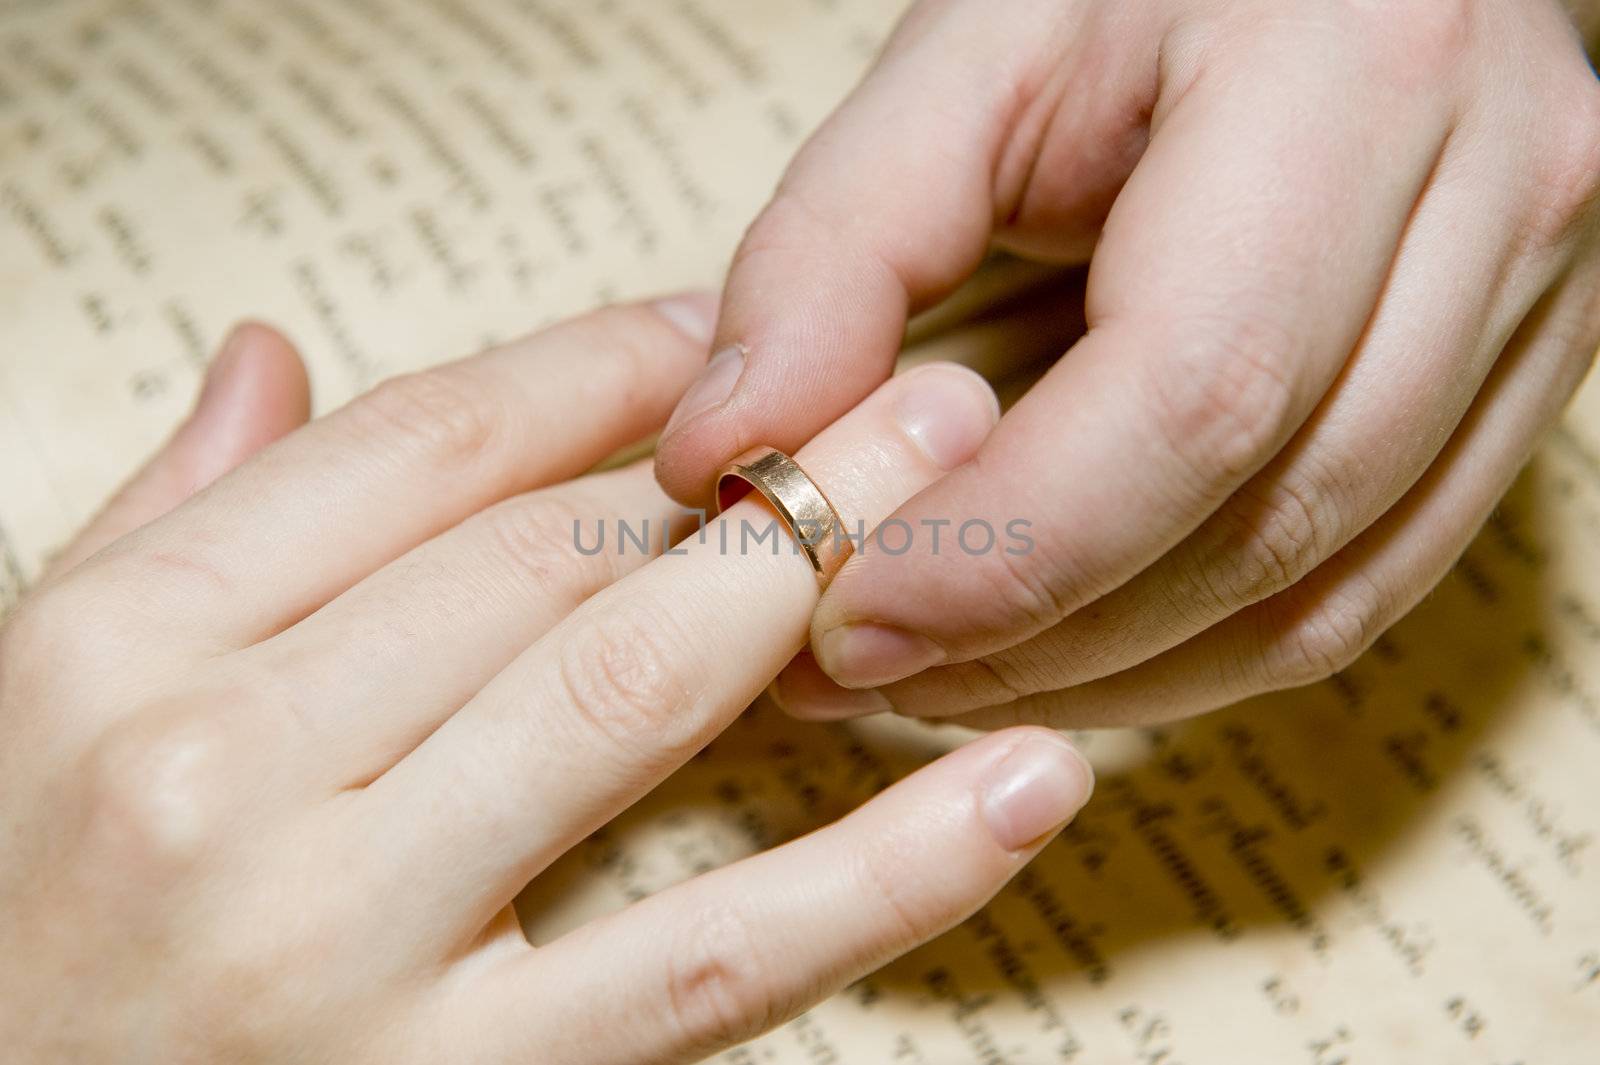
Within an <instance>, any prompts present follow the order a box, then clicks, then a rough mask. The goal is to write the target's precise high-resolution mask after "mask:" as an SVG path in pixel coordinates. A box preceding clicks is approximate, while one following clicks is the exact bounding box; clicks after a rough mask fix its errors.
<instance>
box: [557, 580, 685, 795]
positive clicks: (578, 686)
mask: <svg viewBox="0 0 1600 1065" xmlns="http://www.w3.org/2000/svg"><path fill="white" fill-rule="evenodd" d="M667 616H669V615H667V614H665V613H661V612H657V611H655V610H652V609H650V608H649V607H648V606H638V605H634V606H630V607H629V608H628V614H627V615H622V614H619V613H617V612H613V613H612V614H610V615H608V616H607V617H605V618H603V619H600V620H598V621H595V622H593V623H591V624H589V625H587V626H584V627H583V628H582V629H581V630H580V631H579V632H577V633H575V634H574V635H573V637H572V638H570V639H568V640H567V641H565V642H564V644H563V645H562V647H561V649H560V651H559V656H560V657H559V664H558V668H557V672H558V676H559V682H560V685H561V692H562V697H563V699H564V700H565V701H566V704H567V705H568V706H569V707H570V708H571V710H572V712H573V713H574V714H575V715H576V717H577V719H578V720H579V721H580V722H581V723H582V724H583V725H584V726H585V727H587V728H588V729H589V730H590V731H591V732H592V733H594V734H597V735H599V736H601V737H602V738H604V739H606V740H607V741H609V742H611V743H613V744H615V745H617V746H618V747H620V748H622V749H623V750H625V751H628V752H629V753H630V754H632V755H634V756H637V757H644V758H646V759H648V760H649V761H650V762H651V764H656V763H657V762H661V763H663V764H671V763H675V762H676V761H677V760H678V759H679V758H680V757H681V756H682V755H684V754H686V753H688V752H691V751H692V750H693V749H694V745H695V742H696V740H697V739H698V738H699V736H700V732H701V728H702V726H701V725H700V723H699V722H697V721H696V720H695V719H694V715H692V714H688V713H685V712H684V711H685V708H686V707H688V706H689V705H690V704H691V703H692V702H693V700H694V695H695V690H696V686H695V685H694V684H693V683H692V682H691V680H690V678H689V676H688V670H687V669H686V668H685V667H684V666H683V665H681V664H680V662H681V660H682V659H683V658H684V656H683V655H682V654H680V653H678V652H677V651H676V650H675V649H674V647H673V646H672V644H671V642H670V641H669V639H668V637H667V634H666V626H665V625H663V624H661V623H660V622H659V621H657V620H655V619H660V618H665V617H667Z"/></svg>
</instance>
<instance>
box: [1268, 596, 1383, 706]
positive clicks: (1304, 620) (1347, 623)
mask: <svg viewBox="0 0 1600 1065" xmlns="http://www.w3.org/2000/svg"><path fill="white" fill-rule="evenodd" d="M1381 617H1382V613H1381V609H1380V608H1379V607H1378V606H1377V605H1376V603H1375V602H1370V601H1366V600H1358V599H1355V598H1353V597H1350V596H1338V597H1334V598H1331V599H1329V600H1328V601H1326V602H1324V603H1322V604H1320V605H1319V606H1318V607H1316V608H1315V609H1313V610H1311V611H1310V612H1309V613H1307V614H1306V615H1305V616H1303V617H1301V618H1300V619H1298V620H1297V621H1295V622H1294V623H1292V624H1291V625H1290V626H1289V627H1288V629H1287V630H1286V631H1285V632H1284V633H1283V634H1282V636H1281V638H1280V639H1279V640H1277V641H1276V644H1277V650H1278V652H1279V653H1277V654H1275V655H1271V656H1269V661H1268V679H1269V681H1270V682H1271V684H1272V686H1273V687H1274V688H1298V687H1300V686H1302V685H1305V684H1314V683H1316V682H1317V681H1321V680H1326V679H1327V678H1329V677H1331V676H1333V675H1334V674H1335V673H1338V672H1339V671H1341V670H1343V669H1346V668H1348V667H1349V666H1350V665H1351V663H1353V662H1355V660H1356V659H1357V658H1360V657H1361V654H1362V652H1364V651H1365V650H1366V649H1367V648H1368V647H1370V646H1371V645H1372V642H1373V641H1374V640H1376V639H1377V638H1378V635H1379V633H1380V632H1382V624H1381V621H1380V618H1381Z"/></svg>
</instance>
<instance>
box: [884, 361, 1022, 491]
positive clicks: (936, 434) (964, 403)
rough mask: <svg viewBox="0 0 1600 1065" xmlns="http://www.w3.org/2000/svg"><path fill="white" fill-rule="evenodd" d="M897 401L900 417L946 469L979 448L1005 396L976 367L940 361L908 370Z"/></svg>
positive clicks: (997, 417) (921, 446)
mask: <svg viewBox="0 0 1600 1065" xmlns="http://www.w3.org/2000/svg"><path fill="white" fill-rule="evenodd" d="M906 384H907V385H908V386H910V387H907V388H906V390H905V392H904V393H903V394H902V395H901V396H900V398H899V400H897V401H896V403H895V408H894V414H895V419H896V420H897V421H898V422H899V423H900V427H901V428H902V429H903V430H904V431H905V434H906V435H907V436H909V437H910V438H911V439H912V440H913V441H914V442H915V443H916V445H917V447H918V448H919V449H921V451H922V453H923V454H925V455H927V456H928V458H929V459H930V460H931V461H932V462H933V464H934V465H936V466H938V467H939V468H940V469H941V470H951V469H954V468H955V467H957V466H959V465H961V464H962V463H963V462H966V461H967V460H968V459H970V458H971V457H972V456H973V455H976V454H977V453H978V448H979V447H981V446H982V445H983V442H984V440H985V439H987V438H988V436H989V433H990V431H991V430H992V429H993V428H994V426H995V423H996V422H998V421H999V420H1000V401H999V400H998V399H996V398H995V394H994V390H993V389H992V388H990V387H989V384H988V382H987V381H985V380H984V379H983V378H982V377H980V376H979V375H978V374H977V373H975V372H973V371H972V370H969V369H967V368H966V367H964V366H955V365H940V366H928V367H924V368H922V369H918V370H914V371H912V372H911V373H910V374H908V375H907V381H906Z"/></svg>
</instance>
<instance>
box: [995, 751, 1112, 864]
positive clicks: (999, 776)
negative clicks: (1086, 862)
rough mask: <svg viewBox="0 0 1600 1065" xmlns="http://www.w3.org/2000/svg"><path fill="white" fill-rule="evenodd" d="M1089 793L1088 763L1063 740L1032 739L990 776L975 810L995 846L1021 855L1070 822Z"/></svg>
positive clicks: (1091, 781) (1091, 779)
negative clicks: (980, 814) (986, 825)
mask: <svg viewBox="0 0 1600 1065" xmlns="http://www.w3.org/2000/svg"><path fill="white" fill-rule="evenodd" d="M1093 790H1094V770H1093V769H1092V768H1091V767H1090V765H1089V761H1088V759H1086V758H1084V756H1083V755H1082V754H1080V753H1078V750H1077V748H1075V747H1073V746H1072V745H1071V744H1070V743H1068V742H1067V741H1066V740H1065V739H1063V738H1061V737H1058V736H1054V735H1051V734H1045V733H1037V734H1035V735H1032V736H1030V737H1029V738H1028V739H1026V740H1023V741H1022V742H1021V743H1019V744H1018V745H1017V746H1016V747H1015V748H1013V749H1012V750H1011V752H1010V753H1009V754H1007V755H1006V756H1005V757H1004V758H1002V759H1001V760H1000V762H999V764H997V765H995V766H994V767H993V768H992V769H990V770H989V772H988V773H987V774H986V775H985V777H984V780H983V785H982V792H981V795H980V797H979V800H978V804H979V809H980V810H981V811H982V814H983V820H984V822H985V823H986V824H988V826H989V831H990V832H991V833H993V834H994V839H995V842H996V843H998V844H1000V846H1001V847H1003V848H1005V849H1006V850H1008V851H1020V850H1024V849H1026V848H1027V847H1028V846H1029V845H1030V844H1033V843H1037V842H1038V841H1039V840H1040V839H1042V838H1044V837H1045V836H1048V835H1050V834H1052V833H1054V832H1056V831H1057V830H1059V829H1060V828H1061V827H1062V826H1063V825H1065V824H1066V823H1067V822H1068V821H1070V820H1072V818H1073V817H1074V815H1076V814H1077V812H1078V811H1079V810H1081V809H1083V804H1084V803H1086V802H1088V801H1089V795H1090V793H1091V792H1092V791H1093Z"/></svg>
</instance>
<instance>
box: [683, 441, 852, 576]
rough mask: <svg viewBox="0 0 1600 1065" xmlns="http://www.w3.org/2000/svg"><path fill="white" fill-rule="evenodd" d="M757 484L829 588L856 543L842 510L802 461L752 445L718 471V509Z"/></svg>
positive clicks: (739, 497)
mask: <svg viewBox="0 0 1600 1065" xmlns="http://www.w3.org/2000/svg"><path fill="white" fill-rule="evenodd" d="M741 481H742V482H744V484H745V485H748V486H749V487H750V488H754V489H755V490H756V491H758V492H760V493H761V494H762V496H764V497H765V498H766V500H767V502H768V503H771V504H772V508H773V509H774V510H776V511H777V512H778V516H779V517H780V518H782V519H783V521H784V524H786V525H788V526H789V532H790V533H791V534H792V535H793V536H794V539H795V543H797V544H799V545H800V550H801V551H803V552H805V556H806V558H807V559H809V560H810V562H811V569H812V572H814V573H815V574H816V575H817V584H818V585H819V586H821V587H822V588H827V586H828V582H829V581H831V580H833V576H834V574H836V573H838V572H839V567H840V566H842V565H844V562H845V559H847V558H849V557H850V551H851V548H852V547H853V546H854V545H853V544H852V543H851V541H850V538H849V537H848V536H846V535H845V532H844V523H843V522H842V521H840V520H839V512H838V511H837V510H835V509H834V508H833V504H832V503H830V502H828V497H827V496H825V495H823V494H822V489H820V488H818V487H817V483H816V482H815V481H813V480H812V479H811V478H810V477H809V476H807V475H806V471H805V470H802V469H801V468H800V464H799V463H797V462H795V460H794V459H792V458H790V457H789V456H788V455H785V454H784V453H783V452H781V451H779V450H778V449H777V448H772V447H764V446H763V447H753V448H751V449H750V450H749V451H746V452H744V453H743V454H741V455H739V456H737V457H736V458H734V459H733V461H731V462H729V463H728V464H727V465H726V466H724V467H723V468H722V472H721V473H719V474H717V482H716V492H715V494H716V498H717V513H718V514H721V513H722V512H723V511H724V510H726V509H728V508H729V507H731V506H733V504H735V503H737V502H738V501H739V500H740V499H741V498H743V497H744V495H745V494H746V493H747V492H748V491H749V488H744V487H742V486H741V485H740V482H741Z"/></svg>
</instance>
